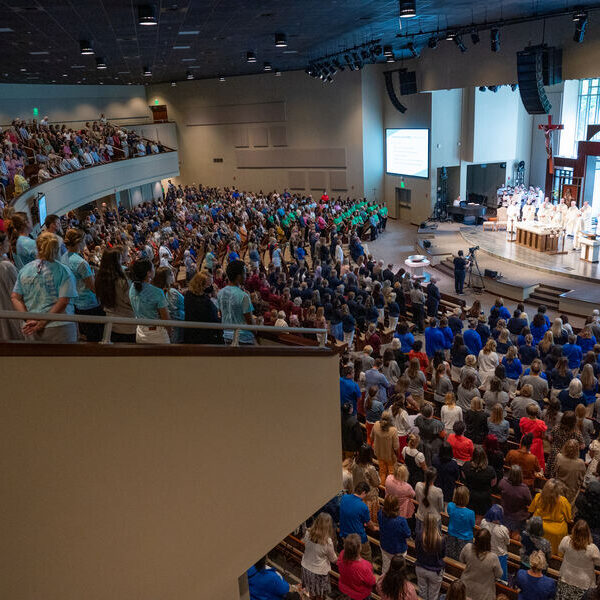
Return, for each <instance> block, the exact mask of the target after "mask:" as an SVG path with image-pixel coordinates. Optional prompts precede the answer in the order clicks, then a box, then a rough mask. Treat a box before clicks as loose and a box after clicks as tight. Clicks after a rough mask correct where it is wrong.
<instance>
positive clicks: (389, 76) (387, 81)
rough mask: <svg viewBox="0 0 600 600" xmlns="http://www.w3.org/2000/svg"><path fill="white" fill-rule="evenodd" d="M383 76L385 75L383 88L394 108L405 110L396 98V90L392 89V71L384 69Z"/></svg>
mask: <svg viewBox="0 0 600 600" xmlns="http://www.w3.org/2000/svg"><path fill="white" fill-rule="evenodd" d="M383 76H384V77H385V89H386V90H387V93H388V96H389V99H390V102H391V103H392V104H393V105H394V108H395V109H396V110H398V111H400V112H401V113H405V112H406V106H404V104H402V102H400V100H398V96H396V92H395V90H394V82H393V80H392V71H386V72H385V73H384V74H383Z"/></svg>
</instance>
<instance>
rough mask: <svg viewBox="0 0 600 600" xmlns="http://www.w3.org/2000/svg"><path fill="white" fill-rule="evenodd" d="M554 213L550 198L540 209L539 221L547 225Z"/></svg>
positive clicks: (538, 213)
mask: <svg viewBox="0 0 600 600" xmlns="http://www.w3.org/2000/svg"><path fill="white" fill-rule="evenodd" d="M551 212H552V205H551V204H550V201H549V200H548V198H546V199H545V200H544V203H543V204H542V205H541V206H540V207H539V208H538V212H537V219H538V222H539V223H541V224H546V223H547V222H548V220H549V217H550V214H551Z"/></svg>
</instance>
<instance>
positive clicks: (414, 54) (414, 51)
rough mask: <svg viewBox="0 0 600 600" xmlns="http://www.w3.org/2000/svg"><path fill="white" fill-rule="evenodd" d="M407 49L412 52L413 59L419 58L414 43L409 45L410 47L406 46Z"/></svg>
mask: <svg viewBox="0 0 600 600" xmlns="http://www.w3.org/2000/svg"><path fill="white" fill-rule="evenodd" d="M406 49H407V50H408V51H409V52H410V55H411V56H412V57H413V58H416V57H417V56H419V54H418V52H417V50H416V48H415V45H414V44H413V43H412V42H409V43H408V45H407V46H406Z"/></svg>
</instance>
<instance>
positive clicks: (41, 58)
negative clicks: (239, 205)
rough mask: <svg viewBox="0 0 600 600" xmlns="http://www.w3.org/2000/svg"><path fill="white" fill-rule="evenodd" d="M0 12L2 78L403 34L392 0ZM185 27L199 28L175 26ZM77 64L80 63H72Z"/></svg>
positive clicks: (229, 60) (284, 55) (215, 63)
mask: <svg viewBox="0 0 600 600" xmlns="http://www.w3.org/2000/svg"><path fill="white" fill-rule="evenodd" d="M143 3H147V4H151V5H153V6H154V7H155V10H156V15H157V17H158V21H159V24H158V26H157V27H140V26H139V25H138V24H137V6H138V5H139V4H143ZM575 4H577V5H578V6H587V7H588V8H592V7H600V5H599V4H598V3H594V2H590V1H589V0H581V1H577V2H576V3H575V2H572V3H569V6H570V5H573V6H574V5H575ZM565 6H567V3H566V2H565V0H536V1H534V2H531V1H529V0H503V1H502V2H498V1H495V2H492V1H487V0H486V1H481V0H455V1H448V0H417V10H418V17H417V18H416V19H409V20H404V22H403V33H404V34H408V35H411V36H415V37H414V40H415V45H416V46H417V48H418V47H419V46H423V45H424V44H425V43H426V41H427V38H426V36H422V35H419V31H433V30H435V29H437V28H440V29H446V28H453V27H458V26H467V25H469V24H470V23H472V22H475V23H483V22H485V21H486V20H487V21H490V20H498V19H501V18H502V19H512V18H527V17H530V16H531V15H532V14H533V13H532V11H533V10H535V11H537V12H536V13H535V14H538V15H540V14H544V13H548V12H552V11H559V10H564V9H565ZM0 14H1V15H2V19H0V48H2V52H0V81H4V82H26V81H29V82H31V77H39V80H36V82H46V83H50V82H57V83H71V84H72V83H77V82H84V83H98V82H100V81H103V82H106V83H109V82H110V83H143V82H148V81H154V82H157V81H169V80H182V79H185V76H186V71H188V70H191V71H192V72H193V73H194V76H195V77H196V78H207V77H217V76H219V75H243V74H250V73H258V72H260V71H261V70H262V67H263V63H264V62H265V61H267V62H270V63H271V64H272V65H273V70H282V71H285V70H291V69H303V68H305V67H306V66H307V65H308V63H309V62H311V61H313V60H315V59H318V58H320V57H321V56H323V55H325V54H331V53H335V52H339V51H340V50H343V49H344V48H348V47H352V46H354V45H356V44H361V43H364V42H366V41H369V40H372V39H375V38H380V39H381V42H382V44H394V46H395V48H396V51H397V54H398V56H407V52H406V50H403V48H404V46H405V44H406V40H402V39H398V37H397V34H398V32H399V25H398V0H277V1H275V0H270V1H267V0H255V1H250V0H0ZM592 24H593V23H592ZM2 28H10V29H12V32H10V31H9V32H2V31H3V29H2ZM190 31H191V32H194V31H197V32H198V34H196V35H180V34H182V33H185V32H190ZM277 32H283V33H286V34H287V37H288V47H287V48H286V49H280V48H275V46H274V34H275V33H277ZM588 35H590V31H589V30H588ZM80 39H86V40H89V41H91V42H92V43H93V45H94V48H95V51H96V55H97V56H101V57H103V58H104V59H105V61H106V63H107V65H108V68H107V69H106V70H103V71H99V70H97V69H96V61H95V58H94V57H93V56H81V55H80V53H79V40H80ZM174 46H190V47H189V48H183V49H174ZM248 50H252V51H254V52H256V54H257V62H256V63H255V64H248V63H246V61H245V56H246V51H248ZM32 52H33V53H37V54H32ZM41 52H48V54H40V53H41ZM186 59H196V60H194V61H192V60H186ZM380 60H383V59H382V58H381V59H380ZM78 66H84V67H85V68H83V69H81V68H73V67H78ZM144 66H148V67H150V68H151V69H152V72H153V76H152V77H151V78H147V77H143V75H142V68H143V67H144ZM65 74H66V75H67V77H63V75H65ZM115 78H116V79H115Z"/></svg>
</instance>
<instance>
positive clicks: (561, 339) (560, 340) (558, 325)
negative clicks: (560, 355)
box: [550, 317, 569, 346]
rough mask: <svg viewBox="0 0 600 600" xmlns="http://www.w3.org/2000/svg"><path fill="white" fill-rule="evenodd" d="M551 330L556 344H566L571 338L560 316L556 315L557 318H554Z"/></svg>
mask: <svg viewBox="0 0 600 600" xmlns="http://www.w3.org/2000/svg"><path fill="white" fill-rule="evenodd" d="M550 331H551V332H552V337H553V338H554V343H555V344H558V345H559V346H564V345H565V344H566V343H567V341H568V339H569V334H568V333H567V330H566V329H565V328H564V327H563V322H562V319H561V318H560V317H556V319H554V321H553V322H552V327H551V328H550Z"/></svg>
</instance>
